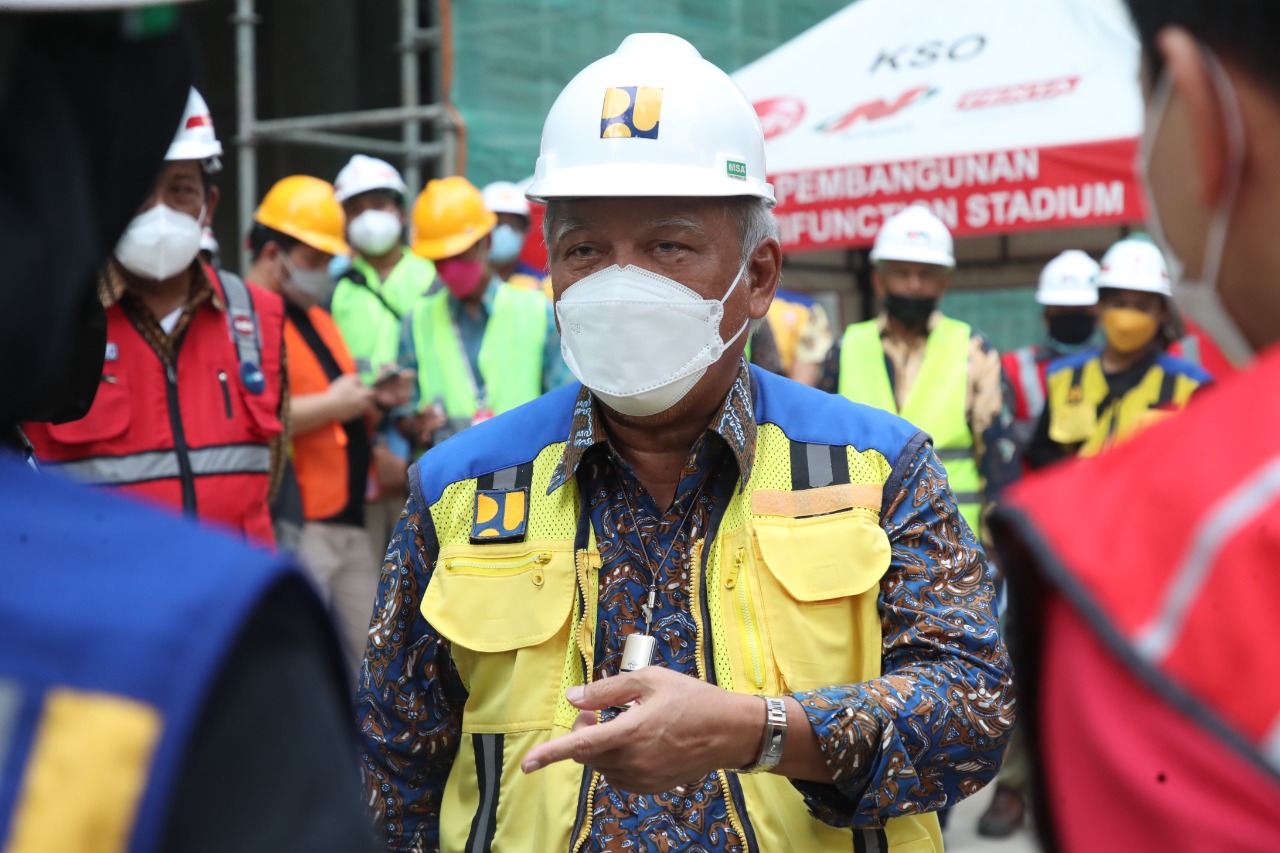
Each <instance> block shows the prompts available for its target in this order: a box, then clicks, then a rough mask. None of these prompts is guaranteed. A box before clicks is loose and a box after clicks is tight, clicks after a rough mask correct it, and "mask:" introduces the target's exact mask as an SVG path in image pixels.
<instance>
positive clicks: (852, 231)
mask: <svg viewBox="0 0 1280 853" xmlns="http://www.w3.org/2000/svg"><path fill="white" fill-rule="evenodd" d="M1136 154H1137V140H1136V139H1119V140H1113V141H1108V142H1096V143H1087V144H1081V145H1067V146H1059V147H1050V148H1023V149H1014V150H1010V151H995V152H990V153H982V154H960V155H954V156H950V157H926V158H922V159H919V160H906V161H900V162H896V163H879V164H870V165H850V166H843V167H837V168H831V169H817V170H813V171H806V172H788V173H783V174H775V175H771V176H770V181H771V182H772V183H773V186H774V193H775V195H776V196H777V199H778V206H777V208H775V211H774V215H775V216H776V217H777V219H778V224H779V226H780V227H781V230H782V248H783V250H784V251H797V250H804V249H823V248H844V247H850V246H869V245H871V243H872V242H873V241H874V240H875V236H876V234H877V232H879V230H880V226H881V225H882V224H884V221H885V220H886V219H888V218H889V217H891V216H893V215H894V214H895V213H897V212H899V211H900V210H902V209H903V208H905V207H906V206H907V205H909V204H911V203H913V202H923V203H924V204H926V205H927V206H928V207H929V209H930V210H932V211H933V212H934V214H936V215H937V216H938V218H939V219H941V220H942V221H943V222H944V223H946V225H947V227H948V228H949V229H950V230H951V232H952V234H954V235H956V236H958V237H962V236H973V235H978V234H1008V233H1013V232H1017V231H1029V230H1035V229H1042V228H1051V227H1063V228H1071V227H1081V226H1084V225H1103V224H1111V223H1123V222H1139V221H1142V219H1143V218H1144V215H1145V214H1144V211H1143V207H1142V200H1141V195H1142V194H1141V192H1140V191H1139V189H1138V184H1137V176H1136V175H1135V173H1134V165H1133V164H1134V161H1135V157H1136Z"/></svg>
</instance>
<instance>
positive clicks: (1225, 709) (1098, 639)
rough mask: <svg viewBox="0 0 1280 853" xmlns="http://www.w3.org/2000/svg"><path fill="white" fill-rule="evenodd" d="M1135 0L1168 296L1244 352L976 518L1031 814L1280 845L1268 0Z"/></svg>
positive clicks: (1275, 20)
mask: <svg viewBox="0 0 1280 853" xmlns="http://www.w3.org/2000/svg"><path fill="white" fill-rule="evenodd" d="M1128 5H1129V8H1130V10H1131V12H1132V14H1133V18H1134V20H1135V22H1136V24H1137V29H1138V34H1139V37H1140V40H1141V43H1142V57H1143V60H1142V86H1143V93H1144V96H1145V100H1146V126H1145V129H1144V131H1143V145H1142V163H1143V171H1144V172H1145V176H1146V184H1147V187H1148V190H1149V193H1150V204H1149V206H1148V210H1149V211H1150V212H1151V226H1152V233H1153V234H1154V235H1155V236H1157V238H1158V239H1159V240H1160V242H1161V243H1162V244H1163V245H1164V246H1165V247H1166V251H1167V254H1168V257H1169V259H1170V262H1171V264H1172V265H1173V266H1174V269H1175V274H1174V276H1173V278H1174V282H1173V292H1174V298H1175V299H1176V300H1177V302H1178V304H1179V306H1180V308H1181V310H1182V311H1183V312H1184V313H1185V314H1186V315H1187V316H1189V317H1190V318H1192V319H1193V320H1195V321H1196V322H1197V323H1198V324H1199V325H1200V326H1201V328H1203V329H1204V331H1205V332H1206V333H1208V334H1209V335H1211V336H1212V337H1213V338H1214V340H1215V341H1216V342H1217V343H1218V344H1219V345H1220V346H1221V347H1222V350H1223V352H1224V353H1225V354H1226V355H1227V356H1228V357H1230V358H1231V359H1232V360H1233V361H1234V362H1235V363H1236V364H1238V365H1240V366H1241V367H1242V368H1243V369H1242V370H1241V372H1239V373H1237V374H1235V375H1232V376H1229V377H1227V378H1225V379H1223V380H1221V381H1220V382H1218V383H1217V384H1216V385H1215V386H1214V387H1212V388H1210V389H1208V390H1207V391H1205V392H1204V393H1203V394H1198V395H1196V397H1195V398H1194V399H1192V401H1191V403H1190V404H1189V405H1188V406H1187V408H1186V409H1185V410H1183V411H1182V412H1180V413H1178V414H1177V415H1175V416H1173V417H1170V418H1167V419H1165V420H1164V421H1163V422H1162V423H1159V424H1156V425H1154V426H1152V427H1151V428H1150V429H1147V430H1144V431H1143V432H1142V433H1140V434H1139V435H1138V436H1136V437H1135V438H1133V439H1132V440H1130V441H1128V442H1126V443H1124V444H1121V445H1119V446H1117V447H1115V448H1113V449H1111V450H1109V451H1108V452H1106V453H1104V454H1101V455H1099V456H1097V457H1095V458H1092V459H1087V460H1083V461H1081V462H1079V463H1076V464H1073V465H1066V466H1060V467H1058V468H1055V469H1053V470H1051V471H1049V472H1046V473H1045V474H1044V475H1042V476H1038V477H1036V476H1033V477H1031V478H1029V479H1027V480H1026V481H1024V483H1023V484H1022V485H1020V486H1019V487H1017V488H1016V490H1015V491H1014V492H1013V493H1012V495H1011V496H1010V498H1009V500H1008V502H1007V503H1006V504H1005V506H1004V507H1003V508H1002V509H1000V510H998V511H997V512H996V514H995V516H994V517H993V521H992V526H993V530H994V532H995V533H996V534H997V537H998V541H1000V543H1001V548H1002V552H1003V554H1004V564H1005V566H1006V569H1007V570H1008V571H1009V572H1010V574H1011V575H1012V576H1013V581H1012V590H1013V593H1014V595H1015V598H1016V599H1017V600H1016V601H1015V606H1014V607H1013V608H1012V610H1011V612H1012V614H1013V616H1014V618H1015V619H1021V621H1020V622H1019V624H1018V628H1017V630H1018V638H1019V643H1018V647H1017V654H1018V656H1019V658H1020V659H1021V661H1022V663H1021V664H1020V665H1019V667H1018V672H1019V675H1020V678H1021V679H1022V680H1021V681H1020V682H1019V694H1020V699H1019V703H1020V704H1021V705H1023V706H1024V707H1023V714H1022V720H1023V722H1025V723H1027V724H1028V727H1029V734H1030V742H1031V744H1032V746H1033V751H1034V752H1035V753H1037V754H1038V760H1037V761H1035V762H1034V765H1033V766H1034V768H1035V770H1034V771H1033V772H1034V774H1035V779H1036V785H1035V791H1036V802H1035V808H1036V824H1037V827H1038V829H1039V831H1040V834H1041V837H1042V839H1043V840H1044V842H1045V845H1046V847H1047V848H1048V849H1051V850H1062V851H1072V853H1074V851H1093V850H1187V851H1199V850H1213V851H1230V852H1231V853H1235V852H1236V851H1269V850H1275V849H1277V847H1280V761H1278V760H1277V756H1278V755H1280V750H1278V749H1277V743H1278V740H1277V731H1280V728H1278V726H1277V720H1280V680H1277V679H1276V678H1274V677H1273V673H1274V672H1275V652H1276V649H1277V648H1280V620H1277V619H1276V614H1275V610H1276V602H1277V601H1280V572H1277V571H1276V555H1277V553H1280V530H1278V529H1277V527H1276V525H1275V524H1274V522H1273V521H1272V519H1274V518H1275V517H1276V514H1277V512H1280V475H1278V472H1280V396H1278V395H1277V394H1276V393H1275V389H1276V386H1277V383H1278V382H1280V347H1277V346H1275V344H1276V342H1277V339H1278V338H1280V285H1278V284H1277V282H1280V243H1278V242H1277V241H1276V240H1275V223H1276V221H1277V218H1278V217H1280V158H1277V156H1276V151H1277V146H1280V54H1277V53H1276V51H1275V49H1274V44H1273V41H1274V40H1273V38H1272V34H1273V33H1275V32H1276V30H1277V27H1280V7H1277V6H1276V4H1275V3H1272V2H1269V0H1238V2H1233V3H1220V2H1217V0H1129V2H1128ZM1161 226H1163V227H1161ZM1064 508H1069V511H1064Z"/></svg>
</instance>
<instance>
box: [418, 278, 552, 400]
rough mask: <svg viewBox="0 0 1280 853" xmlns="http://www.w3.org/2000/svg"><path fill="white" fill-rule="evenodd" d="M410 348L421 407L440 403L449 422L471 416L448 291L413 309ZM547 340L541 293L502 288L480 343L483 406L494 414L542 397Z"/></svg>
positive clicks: (470, 393)
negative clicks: (413, 356) (416, 375)
mask: <svg viewBox="0 0 1280 853" xmlns="http://www.w3.org/2000/svg"><path fill="white" fill-rule="evenodd" d="M411 322H412V324H413V325H412V328H413V347H414V350H415V352H416V353H417V357H418V364H419V370H418V392H419V396H420V399H421V402H422V404H423V405H430V404H431V403H432V402H433V401H434V400H435V399H436V398H443V399H444V409H445V413H446V414H447V415H448V416H449V417H450V418H451V419H453V418H462V419H470V418H472V417H473V416H474V415H475V413H476V410H477V409H478V408H479V400H477V398H476V391H477V389H476V387H475V385H474V384H473V382H472V380H471V373H470V364H469V363H468V362H466V361H463V359H464V357H465V355H464V350H463V345H462V341H460V340H459V339H458V334H457V332H456V327H455V326H454V324H453V319H452V317H451V315H450V304H449V292H448V291H447V290H444V289H441V290H439V291H437V292H436V293H433V294H431V295H430V296H428V297H427V298H426V299H424V300H423V301H421V302H419V303H418V306H417V307H416V308H415V309H414V312H413V319H412V321H411ZM546 340H547V301H546V298H545V297H544V296H543V295H542V294H541V293H536V292H534V291H529V290H521V289H519V288H516V287H512V286H511V285H508V284H504V285H500V286H499V287H498V291H497V293H496V295H495V297H494V300H493V311H492V313H491V314H490V315H489V319H488V322H487V323H486V325H485V330H484V340H483V342H482V343H481V345H480V357H479V362H480V377H479V378H480V379H483V382H484V398H485V405H486V406H487V407H488V408H489V409H491V410H492V411H493V412H494V414H501V413H502V412H505V411H509V410H510V409H514V408H515V407H516V406H519V405H522V404H524V403H527V402H529V401H530V400H532V399H534V398H536V397H538V396H539V395H540V394H541V393H542V351H543V347H544V346H545V344H546Z"/></svg>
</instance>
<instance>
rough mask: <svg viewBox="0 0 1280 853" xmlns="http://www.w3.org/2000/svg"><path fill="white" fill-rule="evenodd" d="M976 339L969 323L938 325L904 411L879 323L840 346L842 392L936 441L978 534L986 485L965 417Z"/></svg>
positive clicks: (863, 326) (858, 326) (862, 326)
mask: <svg viewBox="0 0 1280 853" xmlns="http://www.w3.org/2000/svg"><path fill="white" fill-rule="evenodd" d="M971 334H972V330H971V329H970V328H969V324H968V323H961V322H960V321H959V320H952V319H951V318H949V317H942V318H940V319H939V320H938V323H937V325H936V326H935V327H934V328H933V331H931V332H929V340H928V342H927V343H926V344H925V351H924V363H923V364H922V365H921V366H920V375H919V376H917V377H916V383H915V385H914V386H912V388H911V393H909V394H908V395H907V403H906V405H905V406H903V407H902V411H900V412H899V411H898V404H897V401H896V400H895V399H894V396H893V388H892V386H891V385H890V384H889V373H888V371H887V370H886V368H885V363H884V347H883V346H882V345H881V343H880V328H879V326H878V324H877V322H876V321H875V320H867V321H866V322H863V323H855V324H853V325H852V326H850V327H849V328H848V329H847V330H846V331H845V333H844V340H843V341H842V342H841V344H840V393H841V394H843V395H844V396H846V397H848V398H849V399H850V400H853V401H854V402H856V403H864V404H866V405H868V406H875V407H876V408H877V409H884V410H886V411H889V412H894V413H895V414H898V415H901V416H902V417H904V418H906V419H907V420H909V421H911V423H913V424H915V425H916V426H918V427H919V428H920V429H922V430H924V431H925V432H927V433H929V434H930V435H931V436H933V445H934V449H935V451H936V452H937V454H938V460H939V461H940V462H942V466H943V467H944V468H946V470H947V479H948V480H949V481H950V482H951V491H952V492H953V493H954V494H955V497H956V503H957V504H959V505H960V514H961V515H963V516H964V519H965V521H967V522H969V527H971V528H972V529H973V530H974V531H977V530H978V516H979V513H980V511H981V509H982V494H981V492H982V481H981V479H980V478H979V476H978V463H977V462H976V461H975V460H974V457H973V433H972V432H970V431H969V421H968V418H967V417H966V416H965V397H966V395H967V393H968V388H969V338H970V336H971Z"/></svg>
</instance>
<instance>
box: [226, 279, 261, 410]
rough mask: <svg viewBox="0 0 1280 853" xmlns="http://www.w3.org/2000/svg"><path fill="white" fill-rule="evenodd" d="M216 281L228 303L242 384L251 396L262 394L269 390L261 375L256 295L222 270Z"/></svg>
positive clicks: (242, 282)
mask: <svg viewBox="0 0 1280 853" xmlns="http://www.w3.org/2000/svg"><path fill="white" fill-rule="evenodd" d="M213 278H214V281H215V282H217V286H219V287H221V289H222V297H223V299H225V300H226V301H227V327H228V329H229V331H230V333H231V342H232V344H234V345H235V348H236V358H237V359H238V360H239V362H240V382H241V384H242V385H244V388H245V390H246V391H248V392H249V393H251V394H261V393H262V392H263V391H265V390H266V388H267V378H266V375H265V374H264V373H263V372H262V329H261V328H260V327H259V323H258V312H257V311H255V310H254V307H253V294H252V293H250V292H249V287H248V285H246V284H245V283H244V279H242V278H240V276H238V275H236V274H235V273H231V272H227V271H226V270H220V271H217V272H215V273H214V275H213Z"/></svg>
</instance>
